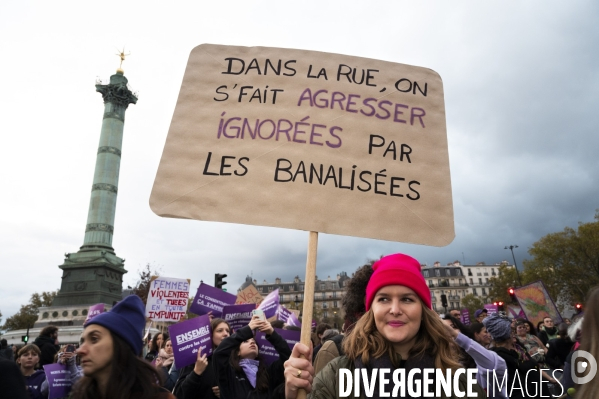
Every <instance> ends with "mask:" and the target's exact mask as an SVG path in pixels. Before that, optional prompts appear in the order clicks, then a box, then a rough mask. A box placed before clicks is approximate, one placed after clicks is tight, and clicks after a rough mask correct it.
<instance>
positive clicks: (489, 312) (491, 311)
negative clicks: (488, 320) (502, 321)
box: [485, 303, 498, 316]
mask: <svg viewBox="0 0 599 399" xmlns="http://www.w3.org/2000/svg"><path fill="white" fill-rule="evenodd" d="M485 309H487V316H491V315H493V314H495V313H497V312H498V306H497V305H493V304H492V303H487V304H486V305H485Z"/></svg>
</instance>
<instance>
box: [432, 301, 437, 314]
mask: <svg viewBox="0 0 599 399" xmlns="http://www.w3.org/2000/svg"><path fill="white" fill-rule="evenodd" d="M433 310H434V311H435V312H436V311H437V304H436V303H433Z"/></svg>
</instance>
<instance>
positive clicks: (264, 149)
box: [150, 44, 455, 246]
mask: <svg viewBox="0 0 599 399" xmlns="http://www.w3.org/2000/svg"><path fill="white" fill-rule="evenodd" d="M150 207H151V208H152V210H153V211H154V212H155V213H156V214H157V215H159V216H163V217H174V218H184V219H196V220H211V221H220V222H228V223H242V224H250V225H260V226H273V227H282V228H289V229H298V230H306V231H313V232H323V233H329V234H340V235H350V236H357V237H367V238H374V239H381V240H389V241H400V242H410V243H417V244H426V245H435V246H443V245H447V244H449V243H450V242H451V241H452V240H453V238H454V236H455V233H454V223H453V204H452V192H451V181H450V173H449V156H448V151H447V133H446V124H445V105H444V94H443V83H442V81H441V78H440V76H439V75H438V74H437V73H435V72H434V71H432V70H430V69H427V68H422V67H416V66H411V65H405V64H398V63H392V62H387V61H380V60H374V59H367V58H360V57H353V56H346V55H340V54H330V53H322V52H316V51H304V50H294V49H281V48H269V47H237V46H221V45H212V44H202V45H200V46H198V47H196V48H194V49H193V50H192V52H191V54H190V56H189V61H188V64H187V68H186V70H185V75H184V76H183V82H182V85H181V90H180V92H179V98H178V100H177V105H176V108H175V111H174V114H173V119H172V121H171V125H170V129H169V132H168V137H167V141H166V144H165V147H164V151H163V154H162V158H161V161H160V165H159V167H158V171H157V174H156V179H155V181H154V186H153V189H152V194H151V197H150Z"/></svg>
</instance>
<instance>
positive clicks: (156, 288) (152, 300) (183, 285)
mask: <svg viewBox="0 0 599 399" xmlns="http://www.w3.org/2000/svg"><path fill="white" fill-rule="evenodd" d="M188 298H189V280H185V279H180V278H172V277H156V278H153V279H152V281H150V291H149V292H148V300H147V302H146V317H149V318H150V319H152V320H153V321H179V320H180V319H181V318H182V317H183V316H185V313H186V312H187V300H188Z"/></svg>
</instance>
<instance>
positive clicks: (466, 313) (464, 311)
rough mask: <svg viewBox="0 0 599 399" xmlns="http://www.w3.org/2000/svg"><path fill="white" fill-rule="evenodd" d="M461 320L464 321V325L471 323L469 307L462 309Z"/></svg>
mask: <svg viewBox="0 0 599 399" xmlns="http://www.w3.org/2000/svg"><path fill="white" fill-rule="evenodd" d="M460 319H461V320H460V321H461V322H462V324H464V325H469V324H470V312H469V311H468V309H462V310H461V311H460Z"/></svg>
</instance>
